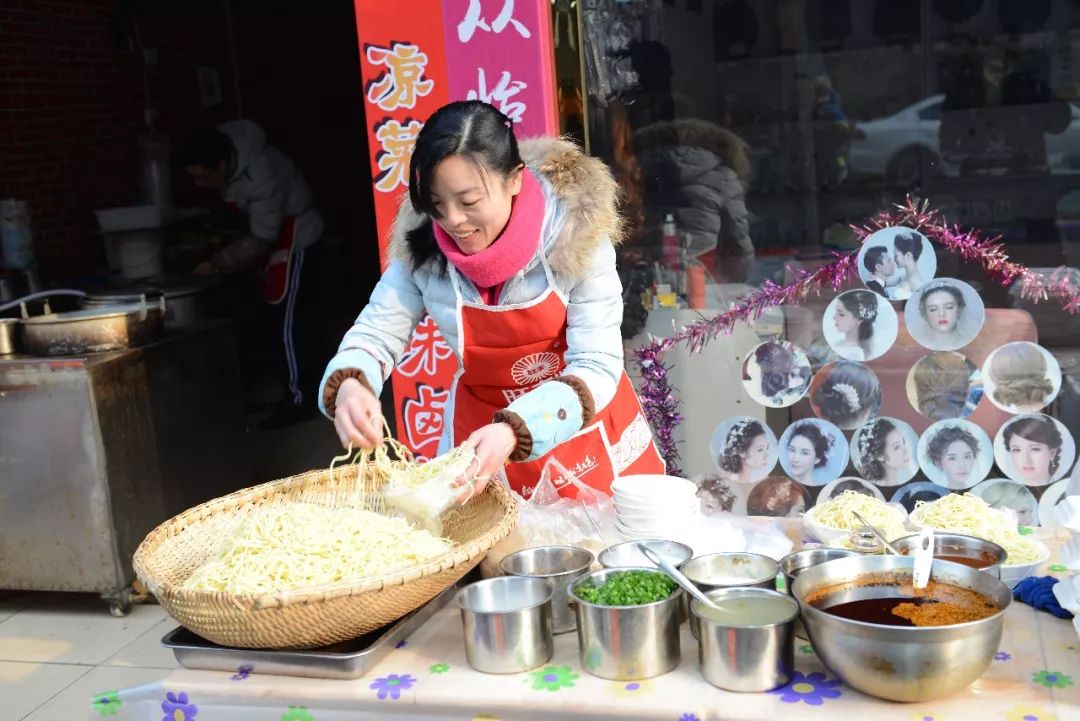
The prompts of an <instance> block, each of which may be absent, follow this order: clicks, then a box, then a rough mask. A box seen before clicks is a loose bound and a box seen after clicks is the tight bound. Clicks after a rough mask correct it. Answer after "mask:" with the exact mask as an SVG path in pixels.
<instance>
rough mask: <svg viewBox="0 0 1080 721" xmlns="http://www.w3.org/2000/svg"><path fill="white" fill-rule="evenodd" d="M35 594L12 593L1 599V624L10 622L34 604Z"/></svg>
mask: <svg viewBox="0 0 1080 721" xmlns="http://www.w3.org/2000/svg"><path fill="white" fill-rule="evenodd" d="M35 597H36V596H35V594H33V593H19V592H15V591H13V592H11V593H7V594H4V595H3V596H2V597H0V623H3V622H4V621H6V620H8V619H9V618H11V617H12V616H14V615H15V614H16V613H18V612H19V611H21V610H23V609H24V608H26V607H27V606H29V605H30V604H31V603H33V602H34V599H35Z"/></svg>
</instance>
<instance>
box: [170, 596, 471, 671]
mask: <svg viewBox="0 0 1080 721" xmlns="http://www.w3.org/2000/svg"><path fill="white" fill-rule="evenodd" d="M457 591H458V587H457V586H451V587H450V588H448V589H446V590H445V591H443V592H442V593H440V594H439V595H438V596H436V597H435V598H433V599H432V600H431V601H430V602H428V603H427V604H426V605H424V606H421V607H420V608H418V609H416V610H415V611H413V612H412V613H410V614H409V615H407V616H405V617H404V618H402V619H401V620H399V621H396V622H395V623H392V624H390V625H389V626H383V627H382V628H379V629H376V630H374V631H372V632H371V633H367V634H364V635H363V636H360V637H359V638H354V639H352V640H351V641H344V642H342V643H336V644H334V645H332V646H324V647H322V648H316V649H309V650H304V651H294V650H285V651H273V650H262V649H254V648H231V647H229V646H219V645H217V644H216V643H212V642H210V641H207V640H206V639H204V638H201V637H200V636H196V635H195V634H194V633H192V632H191V631H189V630H187V629H186V628H184V627H183V626H179V627H177V628H175V629H173V630H172V631H170V632H169V633H167V634H166V635H165V637H164V638H163V639H161V643H162V645H163V646H165V647H166V648H170V649H172V651H173V654H175V656H176V661H177V663H179V664H180V665H181V666H183V667H184V668H189V669H196V670H201V671H227V672H232V673H237V674H255V673H258V674H271V675H276V676H302V677H304V678H331V679H355V678H360V677H362V676H363V675H364V674H366V673H367V672H368V671H370V670H371V669H372V668H373V667H374V666H375V665H376V664H377V663H379V661H381V660H382V659H383V657H384V656H386V654H387V653H389V652H390V651H392V650H393V649H394V648H395V647H396V646H397V644H398V643H399V642H400V641H404V640H405V639H406V638H407V637H408V636H409V635H411V634H412V633H413V632H414V631H416V630H417V629H419V628H420V627H421V626H423V625H424V623H425V622H427V620H428V619H430V618H431V617H432V616H433V615H435V613H436V612H437V611H439V610H440V609H442V608H443V607H444V606H445V605H446V604H447V603H448V602H449V601H450V599H451V598H453V597H454V594H456V593H457Z"/></svg>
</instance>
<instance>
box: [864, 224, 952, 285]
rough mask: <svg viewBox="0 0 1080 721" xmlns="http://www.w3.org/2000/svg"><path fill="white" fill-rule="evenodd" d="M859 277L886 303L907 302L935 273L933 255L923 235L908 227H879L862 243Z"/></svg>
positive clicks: (934, 258)
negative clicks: (886, 300) (894, 301)
mask: <svg viewBox="0 0 1080 721" xmlns="http://www.w3.org/2000/svg"><path fill="white" fill-rule="evenodd" d="M858 266H859V277H860V278H861V279H862V282H863V283H864V284H865V285H866V287H867V288H869V289H870V290H872V291H874V292H875V293H877V294H878V295H880V296H883V297H886V298H889V299H890V300H907V299H908V298H910V297H911V295H912V293H914V292H915V291H916V290H918V289H919V287H920V286H922V285H923V284H925V283H926V282H928V281H930V280H931V279H932V278H933V277H934V274H935V273H937V255H936V254H935V253H934V247H933V246H932V245H931V244H930V240H929V239H927V237H926V236H925V235H923V234H922V233H920V232H919V231H917V230H913V229H911V228H903V227H895V228H883V229H881V230H879V231H877V232H875V233H874V234H873V235H871V236H870V237H869V238H867V239H866V241H865V242H864V243H863V246H862V249H861V250H860V251H859V258H858Z"/></svg>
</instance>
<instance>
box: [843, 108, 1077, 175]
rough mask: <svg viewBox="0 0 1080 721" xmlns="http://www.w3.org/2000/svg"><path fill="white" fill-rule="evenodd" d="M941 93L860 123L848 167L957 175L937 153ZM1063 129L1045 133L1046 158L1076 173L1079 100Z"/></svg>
mask: <svg viewBox="0 0 1080 721" xmlns="http://www.w3.org/2000/svg"><path fill="white" fill-rule="evenodd" d="M944 101H945V95H944V94H939V95H931V96H930V97H927V98H923V99H922V100H920V101H918V102H916V103H913V104H911V105H909V106H907V107H906V108H904V109H902V110H900V111H898V112H896V113H893V114H892V115H888V116H886V117H883V118H878V119H876V120H870V121H867V122H863V123H859V124H858V128H859V130H861V131H862V132H863V138H862V139H857V140H855V142H853V143H852V146H851V156H850V166H851V170H852V173H855V174H858V175H862V176H873V177H884V178H885V179H887V180H888V181H890V182H892V183H897V184H901V185H907V184H911V183H914V182H918V181H919V180H920V179H921V178H923V177H924V175H925V174H938V175H947V176H956V175H958V174H959V166H957V165H956V164H954V163H949V162H948V161H947V160H945V159H943V158H942V157H941V138H940V134H941V112H942V103H943V102H944ZM1069 109H1070V116H1071V119H1070V122H1069V126H1068V128H1066V130H1065V132H1063V133H1058V134H1053V133H1046V134H1045V135H1046V156H1047V157H1046V159H1047V165H1048V167H1049V169H1050V172H1051V173H1053V174H1055V175H1063V174H1070V173H1080V122H1078V121H1080V106H1077V105H1076V104H1075V103H1070V104H1069Z"/></svg>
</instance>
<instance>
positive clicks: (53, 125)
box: [0, 0, 372, 281]
mask: <svg viewBox="0 0 1080 721" xmlns="http://www.w3.org/2000/svg"><path fill="white" fill-rule="evenodd" d="M129 4H131V3H128V2H123V1H122V0H4V1H3V3H0V197H15V198H22V199H26V200H29V201H30V203H31V210H32V213H33V215H34V220H35V230H36V244H37V250H38V257H39V259H40V262H41V266H42V272H43V274H44V275H45V277H46V278H48V279H52V280H58V281H59V280H64V279H68V278H71V277H73V276H75V277H78V276H84V275H86V274H89V273H91V272H92V271H93V270H94V266H95V262H97V260H98V259H99V257H100V253H101V242H100V240H99V239H98V238H97V236H95V235H94V231H95V230H96V221H95V220H94V216H93V210H94V209H96V208H106V207H111V206H118V205H127V204H131V203H134V202H137V198H138V170H139V151H138V136H139V134H140V132H141V131H142V127H143V126H142V123H143V107H144V97H145V96H144V86H143V73H142V68H143V64H142V57H141V54H140V53H139V51H137V50H131V49H128V48H127V47H126V44H125V42H124V37H125V36H130V35H131V34H132V33H133V32H134V30H135V28H136V27H137V29H138V32H139V33H140V36H141V38H142V42H143V45H144V46H146V47H151V48H155V49H156V50H157V54H158V62H157V64H156V66H155V69H154V73H153V74H152V75H151V78H150V95H151V97H152V99H153V101H154V104H155V105H156V106H157V107H158V108H159V111H160V120H159V127H160V128H161V129H162V130H163V131H164V132H165V133H166V134H167V135H169V136H170V137H171V138H172V139H173V141H174V143H176V142H178V140H179V138H181V137H183V135H184V134H185V133H186V132H187V131H188V130H190V129H192V128H194V127H196V126H198V125H202V124H207V123H215V122H220V121H222V120H226V119H229V118H232V117H235V114H236V106H235V102H234V101H235V98H234V91H233V79H232V75H231V60H230V56H229V47H228V39H227V33H226V23H225V15H224V11H223V9H222V3H221V2H220V0H154V1H153V2H137V3H134V5H135V7H136V8H137V25H135V24H133V23H131V21H130V17H131V16H130V15H129V14H127V13H126V12H125V11H123V10H122V8H125V7H127V6H128V5H129ZM233 15H234V26H235V29H236V35H235V37H236V44H237V53H238V57H239V65H240V78H241V83H242V87H241V94H242V97H243V101H244V115H245V116H246V117H249V118H251V119H253V120H255V121H256V122H259V123H260V124H262V125H264V127H266V129H267V131H268V132H269V134H270V137H271V142H273V143H274V144H275V145H278V146H279V147H281V148H282V149H283V150H285V151H286V152H287V153H289V154H290V155H292V156H293V158H294V159H295V160H296V162H297V164H298V165H299V166H300V167H301V168H302V169H303V170H304V172H305V173H306V174H307V175H308V176H309V179H310V180H311V182H312V184H313V185H314V186H315V189H316V194H317V198H318V202H319V205H320V207H322V208H323V211H324V213H325V214H326V215H327V218H328V221H329V224H330V225H331V227H332V228H333V229H335V230H336V231H337V232H339V233H341V234H344V235H346V236H347V237H348V238H350V239H357V241H358V243H359V245H366V244H367V243H368V242H370V241H369V240H368V239H367V238H366V235H370V233H371V232H372V231H370V229H369V224H370V191H369V187H370V177H369V175H368V174H367V153H366V148H365V146H364V142H365V137H364V132H363V119H362V118H363V116H362V112H363V109H362V105H361V102H360V87H359V84H360V83H359V71H358V67H357V62H358V61H357V49H356V36H355V25H354V20H353V13H352V4H351V2H348V1H347V0H310V1H308V2H302V1H301V0H294V1H286V0H261V1H256V0H234V2H233ZM200 65H206V66H210V67H213V68H215V69H217V70H218V72H219V75H220V78H221V85H222V90H223V95H224V101H225V102H224V104H223V105H220V106H218V107H215V108H210V109H203V108H201V107H200V103H199V93H198V85H197V81H196V68H197V67H198V66H200ZM354 161H355V162H354ZM177 171H178V169H174V176H175V177H174V181H173V187H174V195H175V196H176V200H177V203H178V204H185V203H192V202H204V203H205V202H207V201H210V200H211V199H210V198H207V197H206V196H201V195H199V194H197V193H195V192H193V190H192V188H190V187H189V184H188V183H186V181H185V178H184V177H183V176H182V174H181V173H179V172H177Z"/></svg>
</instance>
